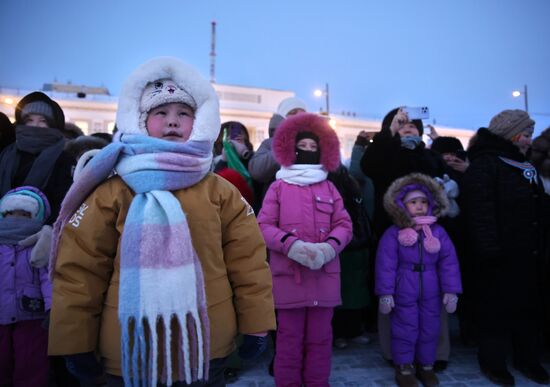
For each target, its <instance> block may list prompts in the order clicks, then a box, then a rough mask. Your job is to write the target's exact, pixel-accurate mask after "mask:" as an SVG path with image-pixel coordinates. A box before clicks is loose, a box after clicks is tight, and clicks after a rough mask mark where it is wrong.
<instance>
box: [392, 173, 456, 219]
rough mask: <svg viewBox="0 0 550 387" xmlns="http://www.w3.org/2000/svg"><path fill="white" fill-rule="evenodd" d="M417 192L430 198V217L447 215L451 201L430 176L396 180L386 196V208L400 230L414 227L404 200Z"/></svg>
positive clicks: (414, 175)
mask: <svg viewBox="0 0 550 387" xmlns="http://www.w3.org/2000/svg"><path fill="white" fill-rule="evenodd" d="M416 190H420V191H422V192H424V193H425V194H426V196H427V197H428V215H431V216H435V217H437V218H440V217H441V216H444V215H445V214H446V213H447V210H448V208H449V199H448V198H447V195H446V194H445V191H444V189H443V187H441V185H440V184H439V183H438V182H436V181H435V180H434V179H432V178H431V177H429V176H428V175H424V174H422V173H411V174H410V175H407V176H403V177H401V178H399V179H396V180H395V181H394V182H393V183H392V184H391V185H390V187H389V188H388V190H387V191H386V193H385V194H384V208H385V209H386V211H387V213H388V214H389V215H390V217H391V218H392V220H393V222H394V223H395V225H396V226H397V227H399V228H406V227H412V226H414V222H413V221H412V219H411V216H410V215H409V213H408V212H407V210H406V208H405V203H403V198H404V197H405V196H406V195H407V193H409V192H411V191H416Z"/></svg>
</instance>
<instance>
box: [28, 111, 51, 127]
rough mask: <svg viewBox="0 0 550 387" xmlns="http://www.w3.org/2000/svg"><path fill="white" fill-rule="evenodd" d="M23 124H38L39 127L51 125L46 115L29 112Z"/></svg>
mask: <svg viewBox="0 0 550 387" xmlns="http://www.w3.org/2000/svg"><path fill="white" fill-rule="evenodd" d="M23 124H24V125H27V126H37V127H39V128H49V127H50V125H49V124H48V121H47V120H46V117H44V116H43V115H41V114H34V113H33V114H27V115H26V116H25V119H24V120H23Z"/></svg>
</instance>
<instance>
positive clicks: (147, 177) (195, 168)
mask: <svg viewBox="0 0 550 387" xmlns="http://www.w3.org/2000/svg"><path fill="white" fill-rule="evenodd" d="M211 159H212V144H211V143H210V142H208V141H204V142H197V141H188V142H185V143H176V142H169V141H165V140H160V139H156V138H152V137H148V136H142V135H123V136H122V137H121V139H120V142H116V143H113V144H111V145H109V146H107V147H106V148H104V149H103V150H102V151H101V152H99V153H98V154H97V155H96V156H95V157H94V158H93V159H92V160H91V161H90V162H89V164H88V165H87V166H86V167H85V168H84V170H83V171H82V175H81V177H80V178H79V179H78V180H77V181H76V182H75V183H74V184H73V186H72V187H71V189H70V190H69V192H68V194H67V196H66V198H65V200H64V201H63V204H62V208H61V212H60V215H59V218H58V220H57V221H56V223H55V225H54V238H53V239H54V243H53V246H52V258H53V259H52V260H51V261H52V264H53V265H55V262H54V260H55V255H56V253H57V244H58V242H59V236H60V233H61V231H62V230H63V227H64V226H65V224H66V223H67V222H68V221H69V219H70V218H71V216H72V214H73V213H74V212H75V211H76V210H77V209H78V207H79V206H80V205H81V204H82V202H83V201H84V200H85V199H86V197H87V196H88V195H89V194H90V193H91V192H92V191H93V189H94V188H95V187H97V186H98V185H99V184H100V183H101V182H102V181H103V180H105V179H106V178H107V177H108V176H109V174H110V173H111V171H112V169H113V168H114V169H115V171H116V172H117V173H118V175H119V176H120V177H121V178H122V179H123V180H124V182H125V183H126V184H128V186H129V187H130V188H131V189H132V190H133V191H134V192H135V193H136V195H135V196H134V198H133V200H132V202H131V204H130V208H129V210H128V215H127V217H126V222H125V224H124V231H123V233H122V237H121V253H120V288H119V305H118V316H119V320H120V325H121V332H122V338H121V339H122V342H121V350H122V372H123V377H124V383H125V385H126V386H132V385H141V384H143V385H156V384H157V381H161V382H163V383H166V384H167V385H168V386H170V385H171V384H172V382H173V380H172V374H173V373H174V374H175V375H177V379H178V380H185V382H186V383H191V382H192V381H195V380H199V379H207V376H208V360H209V353H208V352H209V322H208V315H207V306H206V296H205V291H204V279H203V274H202V269H201V265H200V262H199V260H198V257H197V254H196V252H195V250H194V249H193V245H192V243H191V235H190V233H189V227H188V224H187V219H186V217H185V214H184V212H183V210H182V207H181V204H180V203H179V201H178V200H177V199H176V197H175V196H174V195H173V194H172V193H171V192H170V191H174V190H178V189H182V188H186V187H190V186H192V185H194V184H196V183H198V182H199V181H200V180H202V179H203V178H204V176H205V175H206V174H207V173H208V171H209V168H210V164H211ZM54 267H55V266H54ZM159 326H160V327H161V329H160V331H158V328H159ZM162 332H163V333H162ZM158 333H162V334H161V335H159V334H158ZM159 359H160V360H161V363H162V364H163V365H164V367H163V368H162V369H161V370H159V369H157V365H158V364H159V363H158V360H159ZM174 359H175V361H176V364H172V361H173V360H174Z"/></svg>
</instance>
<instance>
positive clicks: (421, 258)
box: [418, 233, 424, 302]
mask: <svg viewBox="0 0 550 387" xmlns="http://www.w3.org/2000/svg"><path fill="white" fill-rule="evenodd" d="M418 236H419V238H418V253H419V255H420V270H419V271H418V279H419V280H420V289H419V290H420V291H419V296H420V299H419V302H421V301H422V293H423V292H424V287H423V283H422V278H423V276H422V267H423V264H424V252H423V250H422V233H418Z"/></svg>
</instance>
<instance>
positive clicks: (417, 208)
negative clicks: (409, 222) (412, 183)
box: [405, 197, 428, 216]
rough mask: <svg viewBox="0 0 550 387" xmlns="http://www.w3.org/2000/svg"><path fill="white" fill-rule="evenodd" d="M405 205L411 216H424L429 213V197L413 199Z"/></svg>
mask: <svg viewBox="0 0 550 387" xmlns="http://www.w3.org/2000/svg"><path fill="white" fill-rule="evenodd" d="M405 207H407V211H409V214H411V216H424V215H426V214H428V199H426V198H423V197H419V198H414V199H411V200H409V201H408V202H407V203H405Z"/></svg>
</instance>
